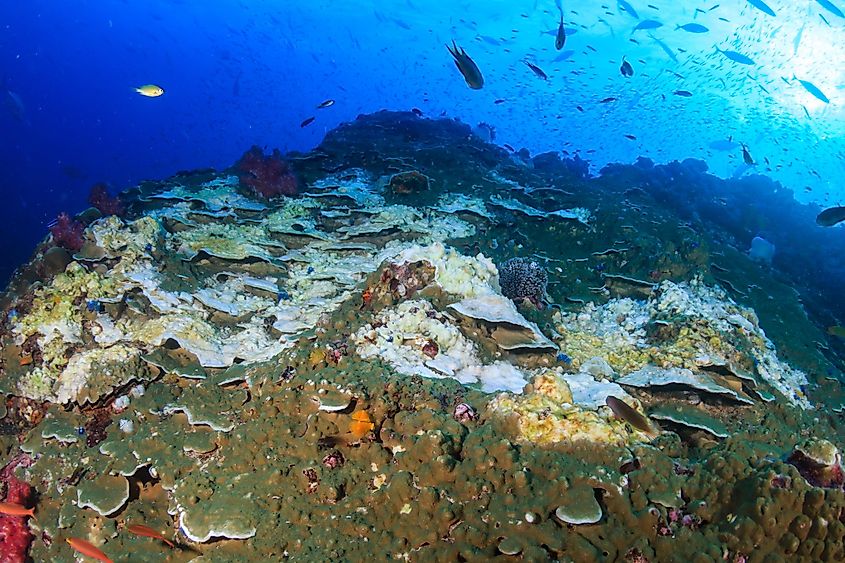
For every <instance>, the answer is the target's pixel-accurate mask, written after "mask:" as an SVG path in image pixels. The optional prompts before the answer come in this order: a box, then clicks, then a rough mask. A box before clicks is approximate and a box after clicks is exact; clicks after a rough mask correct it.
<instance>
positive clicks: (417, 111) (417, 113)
mask: <svg viewBox="0 0 845 563" xmlns="http://www.w3.org/2000/svg"><path fill="white" fill-rule="evenodd" d="M411 111H412V112H414V115H416V116H417V117H422V116H423V112H422V110H421V109H420V108H411Z"/></svg>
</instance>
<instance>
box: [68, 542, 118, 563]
mask: <svg viewBox="0 0 845 563" xmlns="http://www.w3.org/2000/svg"><path fill="white" fill-rule="evenodd" d="M65 541H67V543H68V545H70V546H71V547H72V548H73V549H75V550H76V551H78V552H79V553H81V554H82V555H85V556H87V557H91V558H93V559H96V560H97V561H102V562H103V563H114V561H112V560H111V559H109V557H108V555H106V554H105V553H103V552H102V551H100V550H99V549H97V548H96V547H94V544H92V543H91V542H89V541H85V540H83V539H80V538H67V539H66V540H65Z"/></svg>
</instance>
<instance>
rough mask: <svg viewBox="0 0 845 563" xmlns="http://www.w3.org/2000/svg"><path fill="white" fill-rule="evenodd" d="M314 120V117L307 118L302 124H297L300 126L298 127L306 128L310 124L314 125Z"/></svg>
mask: <svg viewBox="0 0 845 563" xmlns="http://www.w3.org/2000/svg"><path fill="white" fill-rule="evenodd" d="M315 119H317V118H316V117H309V118H308V119H306V120H305V121H303V122H302V123H300V124H299V126H300V127H308V126H309V125H311V124H312V123H314V120H315Z"/></svg>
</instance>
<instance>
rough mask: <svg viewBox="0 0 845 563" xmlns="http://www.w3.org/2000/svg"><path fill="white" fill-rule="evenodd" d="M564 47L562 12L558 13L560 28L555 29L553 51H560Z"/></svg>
mask: <svg viewBox="0 0 845 563" xmlns="http://www.w3.org/2000/svg"><path fill="white" fill-rule="evenodd" d="M564 45H566V30H565V29H564V28H563V12H561V13H560V26H559V27H558V28H557V36H556V37H555V49H557V50H558V51H560V50H561V49H563V46H564Z"/></svg>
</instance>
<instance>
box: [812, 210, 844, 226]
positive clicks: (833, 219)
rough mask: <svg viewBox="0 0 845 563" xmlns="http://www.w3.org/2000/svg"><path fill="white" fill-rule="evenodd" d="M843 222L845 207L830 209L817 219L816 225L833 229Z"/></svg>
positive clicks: (820, 214)
mask: <svg viewBox="0 0 845 563" xmlns="http://www.w3.org/2000/svg"><path fill="white" fill-rule="evenodd" d="M842 221H845V206H837V207H830V208H828V209H825V210H824V211H822V212H821V213H819V215H818V217H816V224H817V225H819V226H820V227H832V226H834V225H836V224H838V223H841V222H842Z"/></svg>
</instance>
